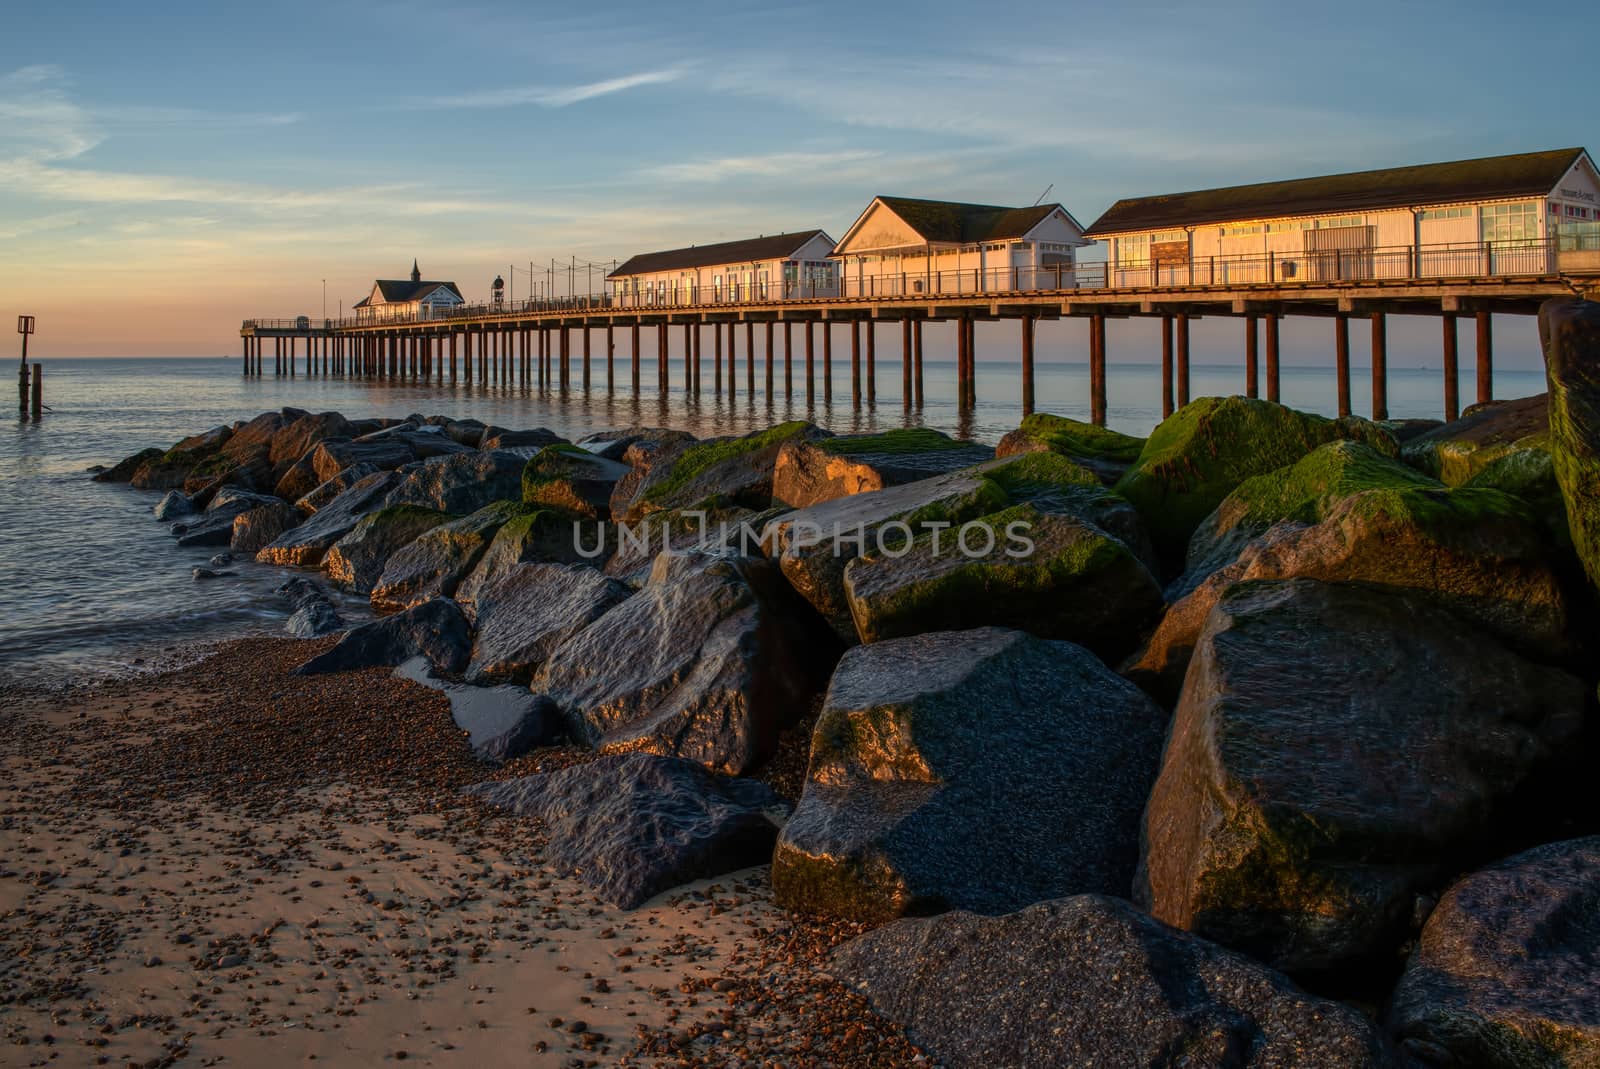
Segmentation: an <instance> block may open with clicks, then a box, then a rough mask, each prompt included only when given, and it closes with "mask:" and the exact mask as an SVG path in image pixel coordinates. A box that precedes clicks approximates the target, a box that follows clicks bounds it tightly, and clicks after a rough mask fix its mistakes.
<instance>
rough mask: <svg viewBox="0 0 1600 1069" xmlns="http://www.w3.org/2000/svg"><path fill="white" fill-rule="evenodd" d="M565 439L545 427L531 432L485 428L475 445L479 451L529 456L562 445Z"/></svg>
mask: <svg viewBox="0 0 1600 1069" xmlns="http://www.w3.org/2000/svg"><path fill="white" fill-rule="evenodd" d="M564 444H566V439H565V438H563V437H561V435H559V434H557V433H556V432H555V431H552V430H550V429H549V428H547V427H534V428H533V429H532V430H525V431H508V430H506V429H505V428H504V427H488V428H485V430H484V432H483V434H482V436H481V437H480V438H479V440H478V442H477V445H478V447H479V448H480V449H491V450H502V451H510V452H513V453H518V454H521V455H523V456H527V455H530V454H532V453H534V452H536V451H538V450H541V449H545V448H547V447H549V446H552V445H564Z"/></svg>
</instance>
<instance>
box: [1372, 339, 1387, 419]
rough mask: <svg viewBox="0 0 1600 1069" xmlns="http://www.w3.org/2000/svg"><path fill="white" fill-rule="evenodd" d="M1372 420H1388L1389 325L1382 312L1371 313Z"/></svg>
mask: <svg viewBox="0 0 1600 1069" xmlns="http://www.w3.org/2000/svg"><path fill="white" fill-rule="evenodd" d="M1372 418H1373V419H1375V420H1380V419H1388V418H1389V323H1388V317H1387V316H1385V315H1384V314H1383V313H1382V312H1374V313H1372Z"/></svg>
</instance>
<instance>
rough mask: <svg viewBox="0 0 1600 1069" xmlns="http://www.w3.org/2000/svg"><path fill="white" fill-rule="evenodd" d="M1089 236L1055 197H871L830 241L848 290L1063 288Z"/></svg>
mask: <svg viewBox="0 0 1600 1069" xmlns="http://www.w3.org/2000/svg"><path fill="white" fill-rule="evenodd" d="M1087 244H1089V242H1088V241H1087V240H1085V238H1084V236H1083V227H1082V226H1080V225H1079V223H1078V221H1077V220H1076V219H1074V218H1073V217H1072V215H1071V214H1070V213H1069V212H1068V211H1067V210H1066V209H1065V208H1063V207H1062V206H1061V205H1059V204H1041V205H1035V206H1033V207H1030V208H1003V207H999V206H996V205H990V204H963V203H959V202H956V201H939V200H915V199H913V198H910V197H874V198H873V199H872V203H871V204H869V205H867V208H866V210H865V211H864V212H862V213H861V215H860V216H858V217H857V219H856V221H855V222H854V223H852V224H851V226H850V229H849V230H847V231H846V232H845V235H844V237H843V238H842V239H841V240H840V241H839V244H838V245H836V246H835V247H834V249H833V257H834V259H835V260H836V261H837V262H838V263H839V277H840V284H841V288H842V290H843V292H844V295H845V296H847V297H874V296H885V297H888V296H901V295H907V294H917V293H976V292H1005V291H1008V290H1039V289H1060V288H1062V287H1064V286H1065V287H1071V286H1072V285H1073V256H1074V252H1075V250H1076V249H1078V248H1079V247H1080V246H1083V245H1087Z"/></svg>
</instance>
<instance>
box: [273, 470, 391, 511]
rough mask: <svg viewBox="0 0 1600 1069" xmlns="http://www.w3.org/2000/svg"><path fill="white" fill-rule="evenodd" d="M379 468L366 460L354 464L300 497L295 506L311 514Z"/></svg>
mask: <svg viewBox="0 0 1600 1069" xmlns="http://www.w3.org/2000/svg"><path fill="white" fill-rule="evenodd" d="M378 470H379V469H377V468H375V467H373V466H372V465H371V464H368V463H366V462H365V461H362V462H360V463H357V464H352V465H350V466H349V467H348V468H345V469H344V470H343V471H341V472H339V473H338V474H337V475H335V476H334V477H333V478H331V479H329V480H328V481H327V482H324V483H322V484H320V485H318V487H317V488H316V489H315V490H312V491H311V492H310V493H308V494H306V495H305V496H304V497H301V498H298V499H297V500H296V501H295V503H294V507H295V508H297V509H299V510H300V511H301V512H303V513H304V514H305V515H307V516H309V515H311V514H312V513H313V512H316V511H317V510H318V509H320V508H321V507H322V506H324V505H326V504H327V503H328V502H330V501H332V500H333V499H334V498H336V497H338V496H339V495H340V494H342V493H344V492H345V491H346V490H348V489H350V488H351V487H352V486H354V485H355V484H356V483H358V482H360V481H361V480H362V479H365V478H366V477H367V476H368V475H374V474H376V473H377V472H378Z"/></svg>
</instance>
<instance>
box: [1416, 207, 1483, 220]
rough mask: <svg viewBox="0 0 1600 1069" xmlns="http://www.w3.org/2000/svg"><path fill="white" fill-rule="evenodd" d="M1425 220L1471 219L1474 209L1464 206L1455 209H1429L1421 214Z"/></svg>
mask: <svg viewBox="0 0 1600 1069" xmlns="http://www.w3.org/2000/svg"><path fill="white" fill-rule="evenodd" d="M1421 218H1423V219H1471V218H1472V208H1471V207H1469V206H1467V205H1465V204H1463V205H1459V206H1457V207H1454V208H1429V209H1427V210H1426V211H1424V212H1422V213H1421Z"/></svg>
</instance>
